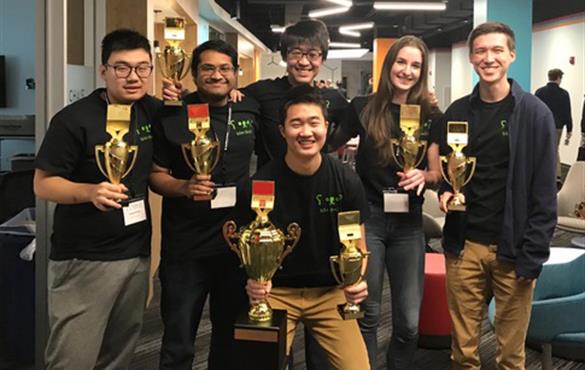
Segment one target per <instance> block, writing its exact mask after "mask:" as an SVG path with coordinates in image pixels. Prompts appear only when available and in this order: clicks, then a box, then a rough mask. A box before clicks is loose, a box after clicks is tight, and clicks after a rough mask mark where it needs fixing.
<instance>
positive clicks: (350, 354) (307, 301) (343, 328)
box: [268, 287, 370, 370]
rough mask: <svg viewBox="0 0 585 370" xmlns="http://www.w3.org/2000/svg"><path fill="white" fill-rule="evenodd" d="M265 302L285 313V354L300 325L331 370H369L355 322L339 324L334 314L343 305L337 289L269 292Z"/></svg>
mask: <svg viewBox="0 0 585 370" xmlns="http://www.w3.org/2000/svg"><path fill="white" fill-rule="evenodd" d="M268 302H269V303H270V305H271V306H272V308H273V309H281V310H287V331H288V332H287V341H286V344H287V353H288V352H290V347H291V346H292V341H293V338H294V335H295V330H296V328H297V324H298V323H299V321H302V322H303V324H304V325H305V326H306V327H307V328H308V329H309V331H310V332H311V334H312V335H313V337H314V338H315V340H316V341H317V342H318V343H319V345H320V346H321V348H323V350H324V351H325V353H326V354H327V358H328V360H329V366H330V367H331V369H335V370H368V369H370V365H369V361H368V353H367V350H366V344H365V343H364V340H363V338H362V334H361V333H360V329H359V327H358V324H357V321H356V320H343V319H342V318H341V316H340V315H339V312H338V311H337V305H339V304H342V303H345V296H344V295H343V291H342V290H341V289H339V288H336V287H333V288H331V287H327V288H273V289H272V291H271V292H270V295H269V297H268Z"/></svg>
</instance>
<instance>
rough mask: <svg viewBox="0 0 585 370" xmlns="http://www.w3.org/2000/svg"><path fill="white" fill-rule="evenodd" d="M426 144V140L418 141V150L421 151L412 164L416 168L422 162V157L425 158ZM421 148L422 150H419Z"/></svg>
mask: <svg viewBox="0 0 585 370" xmlns="http://www.w3.org/2000/svg"><path fill="white" fill-rule="evenodd" d="M427 145H428V142H427V141H426V140H422V141H420V142H419V144H418V146H419V150H418V152H419V153H421V155H420V156H419V158H418V160H417V161H416V163H415V164H414V168H417V167H418V166H419V165H420V164H421V163H422V161H423V159H425V154H426V153H427ZM421 148H422V150H421Z"/></svg>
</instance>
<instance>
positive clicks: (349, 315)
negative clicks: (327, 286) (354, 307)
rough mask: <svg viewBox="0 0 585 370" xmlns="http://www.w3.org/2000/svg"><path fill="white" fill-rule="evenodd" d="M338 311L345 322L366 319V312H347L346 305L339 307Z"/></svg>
mask: <svg viewBox="0 0 585 370" xmlns="http://www.w3.org/2000/svg"><path fill="white" fill-rule="evenodd" d="M337 311H339V314H340V315H341V318H342V319H344V320H356V319H363V318H364V311H345V304H340V305H338V306H337Z"/></svg>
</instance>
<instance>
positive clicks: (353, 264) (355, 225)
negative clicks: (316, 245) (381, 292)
mask: <svg viewBox="0 0 585 370" xmlns="http://www.w3.org/2000/svg"><path fill="white" fill-rule="evenodd" d="M337 220H338V231H339V240H340V241H341V243H342V244H343V248H342V250H341V251H340V252H339V255H338V256H331V257H329V262H330V264H331V272H332V273H333V277H334V278H335V280H336V281H337V283H338V284H339V285H340V286H341V287H347V286H352V285H356V284H359V283H360V282H361V281H362V280H363V279H364V275H365V261H366V258H367V256H368V254H369V252H363V251H362V250H361V249H359V248H358V247H357V243H358V241H359V240H360V239H361V238H362V233H361V226H360V212H359V211H349V212H339V213H338V214H337ZM338 310H339V313H340V314H341V317H342V318H343V319H344V320H351V319H361V318H363V317H364V312H363V311H362V310H361V309H360V306H359V305H357V304H351V303H346V304H342V305H340V306H339V307H338Z"/></svg>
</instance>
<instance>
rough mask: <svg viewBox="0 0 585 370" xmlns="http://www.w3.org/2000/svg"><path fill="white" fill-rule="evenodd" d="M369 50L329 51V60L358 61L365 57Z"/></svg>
mask: <svg viewBox="0 0 585 370" xmlns="http://www.w3.org/2000/svg"><path fill="white" fill-rule="evenodd" d="M368 51H370V50H369V49H339V50H335V49H333V50H331V49H330V50H329V51H328V52H327V59H328V60H329V59H357V58H361V57H363V56H364V55H365V54H366V53H367V52H368Z"/></svg>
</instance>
